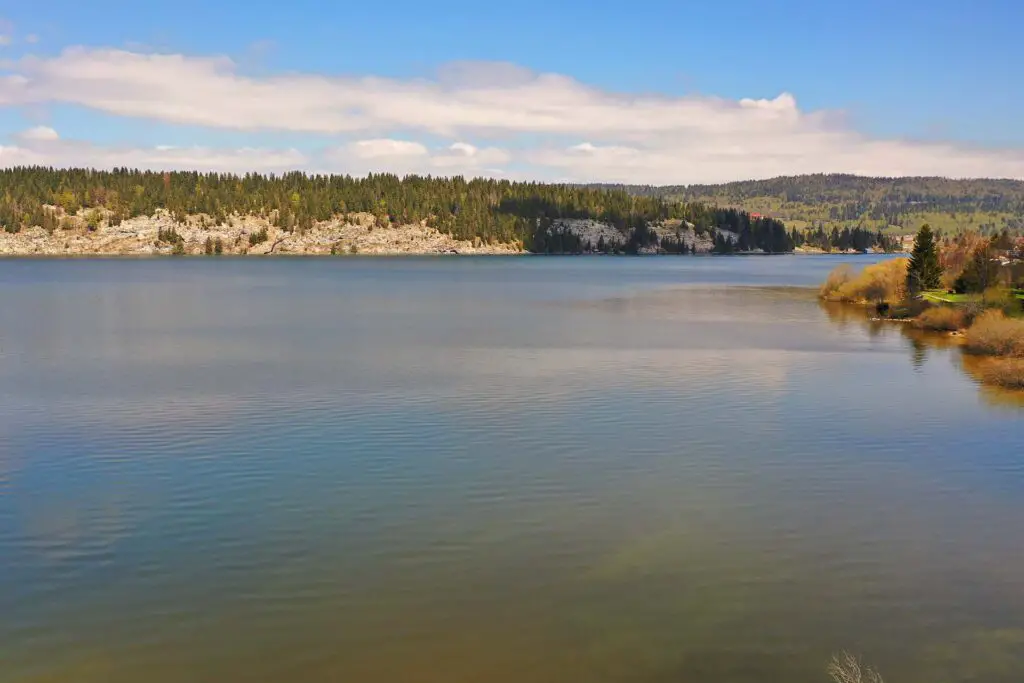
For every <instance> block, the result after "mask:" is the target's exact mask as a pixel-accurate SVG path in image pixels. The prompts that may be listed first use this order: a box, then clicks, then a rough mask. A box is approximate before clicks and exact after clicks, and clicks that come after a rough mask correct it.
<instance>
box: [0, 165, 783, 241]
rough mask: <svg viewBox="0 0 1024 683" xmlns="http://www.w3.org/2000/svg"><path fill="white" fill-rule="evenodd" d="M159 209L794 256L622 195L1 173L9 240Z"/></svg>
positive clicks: (772, 233)
mask: <svg viewBox="0 0 1024 683" xmlns="http://www.w3.org/2000/svg"><path fill="white" fill-rule="evenodd" d="M158 209H166V210H167V211H169V212H171V213H172V215H175V216H180V217H184V216H188V215H196V214H205V215H207V216H210V217H211V218H212V220H213V221H214V222H216V223H222V222H224V221H225V220H227V218H228V217H229V216H230V215H232V214H239V215H256V216H262V217H266V218H268V219H270V220H271V221H272V222H273V223H274V224H275V225H277V226H279V227H281V228H283V229H285V230H288V231H292V230H296V231H300V232H302V231H305V230H307V229H309V228H310V227H311V226H312V225H313V224H314V223H315V222H317V221H326V220H329V219H331V218H333V217H336V216H344V215H347V214H352V213H369V214H373V216H374V217H375V219H376V222H377V224H378V225H382V226H387V225H392V224H409V223H416V222H420V221H426V222H427V224H428V225H430V226H432V227H435V228H437V229H438V230H440V231H441V232H444V233H447V234H450V235H452V236H453V237H456V238H458V239H468V240H472V239H480V240H484V241H487V242H503V243H511V242H519V243H521V244H522V245H523V247H524V248H525V249H526V250H528V251H534V252H546V253H578V252H584V251H597V250H599V245H593V244H582V243H581V242H580V240H579V238H577V237H576V236H575V235H573V234H571V233H568V232H565V231H558V230H553V227H552V226H553V225H554V222H555V221H556V220H557V219H569V218H577V219H593V220H597V221H602V222H605V223H608V224H610V225H612V226H614V227H615V228H616V229H617V230H619V231H620V232H621V233H622V236H623V241H622V245H623V246H622V250H623V251H625V252H626V253H637V252H639V251H641V250H645V249H646V250H661V251H665V252H669V253H682V251H683V250H682V249H680V248H679V245H678V244H676V243H673V242H672V240H671V239H670V240H668V241H667V242H666V245H665V247H666V248H664V249H662V248H661V245H660V239H659V236H658V234H657V232H656V230H655V229H654V226H655V225H657V224H660V223H661V222H663V221H667V220H673V219H675V220H678V221H685V222H687V223H689V224H690V225H691V226H692V227H693V229H694V230H695V231H696V232H697V234H709V235H710V234H712V233H716V232H717V230H716V229H722V230H728V231H730V232H732V233H734V234H735V242H730V243H729V244H728V245H726V246H722V247H721V248H720V249H716V250H718V251H723V252H724V251H736V250H739V251H748V250H754V249H761V250H763V251H766V252H770V253H781V252H788V251H792V249H793V246H794V244H793V237H792V235H791V234H789V233H788V232H787V230H786V227H785V225H784V224H783V223H782V222H781V221H778V220H775V219H772V218H762V217H751V216H750V214H749V213H747V212H745V211H742V210H737V209H734V208H718V207H715V206H712V205H709V204H707V203H704V202H700V201H697V202H691V201H683V200H679V199H675V198H666V197H662V196H653V195H651V196H644V195H638V194H632V193H629V192H627V191H625V190H624V189H615V188H594V187H584V186H579V185H565V184H562V185H558V184H543V183H523V182H511V181H507V180H491V179H474V180H466V179H465V178H462V177H451V178H440V177H430V176H427V177H423V176H406V177H404V178H400V177H398V176H395V175H390V174H377V175H369V176H366V177H362V178H353V177H350V176H340V175H307V174H304V173H298V172H296V173H288V174H285V175H281V176H275V175H260V174H245V175H232V174H220V173H197V172H170V173H161V172H153V171H138V170H132V169H127V168H120V169H114V170H113V171H96V170H90V169H54V168H42V167H19V168H12V169H5V170H0V226H2V227H3V229H4V230H6V231H8V232H18V231H19V230H22V229H25V228H29V227H33V226H41V227H42V228H44V229H46V230H47V231H48V232H51V233H52V232H53V231H54V230H57V229H60V228H61V219H62V216H69V215H82V214H84V215H85V216H86V219H87V222H88V225H89V227H90V228H95V227H96V225H97V224H98V223H99V222H101V221H107V222H108V223H110V224H112V225H117V224H119V223H120V222H121V221H123V220H125V219H127V218H132V217H136V216H149V215H152V214H153V213H154V212H155V211H157V210H158ZM726 241H727V242H728V240H726ZM716 246H717V245H716Z"/></svg>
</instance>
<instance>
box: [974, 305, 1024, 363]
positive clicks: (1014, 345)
mask: <svg viewBox="0 0 1024 683" xmlns="http://www.w3.org/2000/svg"><path fill="white" fill-rule="evenodd" d="M966 341H967V345H966V348H967V350H968V351H970V352H972V353H980V354H985V355H990V356H1018V357H1024V320H1016V319H1013V318H1007V317H1006V316H1005V315H1003V312H1002V311H1000V310H998V309H990V310H988V311H985V312H984V313H982V314H981V315H979V316H978V318H977V319H976V320H975V321H974V324H973V325H971V326H970V328H968V330H967V339H966Z"/></svg>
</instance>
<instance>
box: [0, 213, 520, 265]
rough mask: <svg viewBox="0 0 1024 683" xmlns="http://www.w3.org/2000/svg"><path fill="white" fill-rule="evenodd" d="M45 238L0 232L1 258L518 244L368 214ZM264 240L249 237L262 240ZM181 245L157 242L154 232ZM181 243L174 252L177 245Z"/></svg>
mask: <svg viewBox="0 0 1024 683" xmlns="http://www.w3.org/2000/svg"><path fill="white" fill-rule="evenodd" d="M61 224H62V227H61V228H58V229H56V230H54V231H53V232H52V233H48V232H47V231H46V230H44V229H43V228H41V227H33V228H29V229H25V230H22V231H21V232H18V233H13V234H12V233H7V232H2V231H0V256H78V255H95V256H147V255H160V254H172V253H175V252H177V253H184V254H203V253H205V252H206V248H207V243H208V240H209V242H210V243H211V244H212V243H215V242H216V241H217V240H218V239H219V240H220V242H221V245H222V249H223V253H224V254H238V255H243V254H247V255H251V256H256V255H268V254H310V255H315V254H321V255H327V254H332V253H334V254H376V255H389V254H410V255H411V254H450V253H459V254H517V253H520V252H521V251H522V247H521V245H518V244H488V243H486V242H481V241H480V240H475V241H467V240H458V239H455V238H453V237H451V236H450V235H446V234H443V233H441V232H439V231H437V230H436V229H434V228H431V227H429V226H427V225H426V224H425V223H414V224H410V225H398V226H384V227H382V226H379V225H376V222H375V220H374V218H373V216H371V215H369V214H353V215H349V216H339V217H336V218H334V219H332V220H329V221H323V222H319V223H314V224H313V226H312V227H311V228H309V229H307V230H305V231H304V232H301V233H300V232H299V231H297V230H296V231H292V232H290V231H286V230H284V229H282V228H279V227H275V226H273V225H271V223H270V221H269V220H267V219H266V218H262V217H257V216H238V215H234V216H230V217H228V219H227V220H226V222H223V223H219V224H215V223H213V221H212V220H211V219H210V217H208V216H203V215H194V216H189V217H187V218H186V219H184V221H183V222H179V221H175V220H174V218H173V217H172V216H171V215H170V214H169V213H168V212H166V211H158V212H157V213H155V214H154V215H152V216H140V217H136V218H130V219H127V220H125V221H123V222H121V223H120V224H119V225H109V224H108V223H107V221H105V220H104V221H101V222H100V224H99V225H98V226H96V227H95V229H90V228H89V227H88V225H87V222H86V220H85V218H84V216H70V217H65V218H63V219H62V221H61ZM264 230H265V231H266V240H265V241H258V240H256V239H251V236H252V235H258V236H261V235H262V231H264ZM172 231H173V234H176V235H177V236H180V239H177V238H174V237H172V238H171V239H163V240H161V239H159V237H160V235H161V233H164V235H165V237H166V234H167V233H171V232H172ZM179 243H180V246H176V245H178V244H179Z"/></svg>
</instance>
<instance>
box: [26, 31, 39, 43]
mask: <svg viewBox="0 0 1024 683" xmlns="http://www.w3.org/2000/svg"><path fill="white" fill-rule="evenodd" d="M25 42H26V43H28V44H29V45H35V44H36V43H38V42H39V36H37V35H36V34H35V33H30V34H28V35H27V36H25Z"/></svg>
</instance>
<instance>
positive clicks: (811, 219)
mask: <svg viewBox="0 0 1024 683" xmlns="http://www.w3.org/2000/svg"><path fill="white" fill-rule="evenodd" d="M598 187H604V188H615V189H622V190H625V191H627V192H629V193H631V194H634V195H640V196H656V197H664V198H666V199H681V200H685V201H700V202H707V203H709V204H716V205H718V206H721V207H728V208H736V209H741V210H743V211H749V212H752V213H760V214H764V215H765V216H769V217H772V218H777V219H780V220H782V221H784V222H785V223H786V225H787V227H790V228H797V229H803V228H808V227H819V226H820V227H822V228H824V229H826V230H830V229H831V228H833V227H838V228H840V229H842V228H844V227H850V228H853V227H856V226H860V227H862V228H866V229H869V230H872V231H874V230H883V231H885V232H888V233H909V232H913V231H916V230H917V229H918V228H919V227H920V226H921V225H922V224H923V223H929V224H931V226H932V227H933V228H934V229H936V230H938V231H940V232H942V233H946V234H949V233H956V232H959V231H962V230H980V231H981V232H983V233H987V234H991V233H994V232H1000V231H1002V230H1003V229H1004V228H1007V229H1009V230H1011V231H1014V232H1021V231H1024V181H1019V180H987V179H976V180H951V179H949V178H866V177H862V176H855V175H843V174H831V175H825V174H817V175H802V176H785V177H779V178H772V179H770V180H747V181H741V182H734V183H725V184H722V185H669V186H663V187H653V186H647V185H599V186H598Z"/></svg>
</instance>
